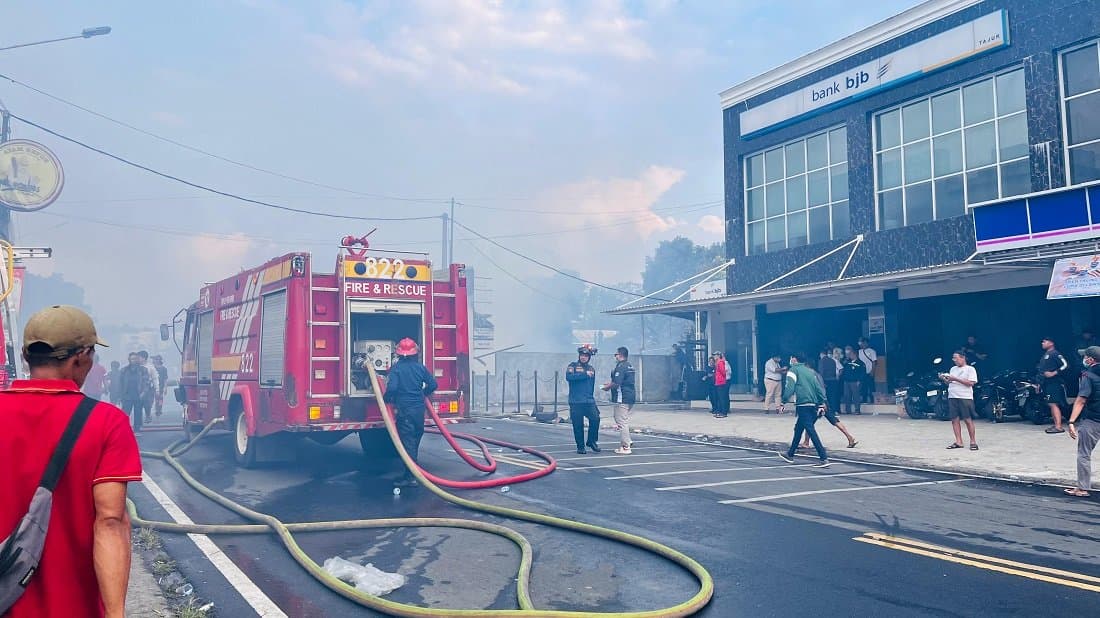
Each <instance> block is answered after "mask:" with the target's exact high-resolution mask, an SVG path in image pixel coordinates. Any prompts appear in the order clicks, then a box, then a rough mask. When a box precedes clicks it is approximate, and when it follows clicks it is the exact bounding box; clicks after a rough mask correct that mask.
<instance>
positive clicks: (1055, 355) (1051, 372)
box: [1038, 337, 1069, 433]
mask: <svg viewBox="0 0 1100 618" xmlns="http://www.w3.org/2000/svg"><path fill="white" fill-rule="evenodd" d="M1042 345H1043V356H1042V358H1040V359H1039V367H1038V369H1039V376H1040V378H1041V380H1042V382H1043V384H1042V387H1043V397H1044V398H1045V399H1046V401H1047V405H1048V406H1050V416H1051V418H1053V419H1054V425H1053V426H1052V427H1048V428H1047V429H1046V433H1062V432H1064V431H1065V429H1063V428H1062V408H1063V407H1068V406H1069V402H1067V401H1066V382H1065V373H1066V370H1067V369H1069V361H1067V360H1066V358H1065V357H1064V356H1062V353H1061V352H1059V351H1058V350H1057V348H1055V347H1054V339H1053V338H1051V337H1044V338H1043V341H1042Z"/></svg>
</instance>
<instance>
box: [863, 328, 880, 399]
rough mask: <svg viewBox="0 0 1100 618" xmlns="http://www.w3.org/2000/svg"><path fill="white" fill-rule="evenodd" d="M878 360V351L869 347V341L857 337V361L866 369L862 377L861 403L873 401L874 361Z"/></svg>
mask: <svg viewBox="0 0 1100 618" xmlns="http://www.w3.org/2000/svg"><path fill="white" fill-rule="evenodd" d="M877 361H878V353H877V352H875V349H874V348H872V347H871V342H870V341H868V340H867V338H866V337H860V338H859V362H861V363H863V367H864V368H865V369H866V370H867V375H866V376H864V378H863V393H862V395H863V403H875V362H877Z"/></svg>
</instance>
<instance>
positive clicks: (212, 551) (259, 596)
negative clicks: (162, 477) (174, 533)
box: [141, 473, 286, 618]
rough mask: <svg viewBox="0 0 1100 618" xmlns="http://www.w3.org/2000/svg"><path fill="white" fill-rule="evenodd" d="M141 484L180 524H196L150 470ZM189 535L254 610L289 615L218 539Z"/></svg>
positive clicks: (281, 617)
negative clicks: (232, 558)
mask: <svg viewBox="0 0 1100 618" xmlns="http://www.w3.org/2000/svg"><path fill="white" fill-rule="evenodd" d="M141 484H142V485H144V486H145V488H146V489H148V490H149V493H151V494H153V498H154V499H155V500H156V501H157V503H159V504H160V506H161V507H163V508H164V510H165V511H167V512H168V515H169V516H171V517H172V519H174V520H175V521H176V523H180V524H193V523H195V522H193V521H191V518H190V517H188V516H187V513H184V512H183V509H181V508H180V507H179V505H177V504H176V503H175V502H173V501H172V499H171V498H169V497H168V494H166V493H165V492H164V490H163V489H161V488H160V485H157V482H156V481H154V480H153V478H152V477H150V476H149V475H148V474H146V473H142V475H141ZM187 536H188V537H190V538H191V540H192V541H194V543H195V546H196V547H198V548H199V551H201V552H202V553H203V555H205V556H206V559H207V560H209V561H210V563H211V564H213V565H214V568H216V569H218V571H220V572H221V574H222V576H224V577H225V579H226V580H227V581H228V582H229V585H231V586H233V588H234V589H235V590H236V591H237V593H238V594H240V595H241V597H242V598H243V599H244V600H245V602H246V603H248V604H249V605H250V606H252V609H253V610H255V611H256V613H257V614H259V615H260V616H272V617H276V618H286V614H285V613H283V610H281V609H279V606H278V605H275V603H274V602H273V601H272V600H271V599H269V598H268V597H267V595H266V594H264V593H263V591H262V590H260V588H259V586H257V585H256V583H255V582H253V581H252V580H251V579H249V578H248V576H247V575H245V574H244V572H243V571H241V569H240V568H239V567H237V565H236V564H234V563H233V561H232V560H230V559H229V557H228V556H226V555H225V553H224V552H222V550H221V549H219V548H218V546H217V545H215V544H214V541H211V540H210V537H208V536H206V535H205V534H188V535H187Z"/></svg>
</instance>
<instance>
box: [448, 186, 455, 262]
mask: <svg viewBox="0 0 1100 618" xmlns="http://www.w3.org/2000/svg"><path fill="white" fill-rule="evenodd" d="M447 239H448V240H449V241H450V244H449V245H448V246H447V268H450V267H451V264H454V261H455V198H453V197H452V198H451V224H450V229H449V231H448V232H447Z"/></svg>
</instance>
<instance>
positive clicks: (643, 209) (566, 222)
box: [512, 165, 686, 282]
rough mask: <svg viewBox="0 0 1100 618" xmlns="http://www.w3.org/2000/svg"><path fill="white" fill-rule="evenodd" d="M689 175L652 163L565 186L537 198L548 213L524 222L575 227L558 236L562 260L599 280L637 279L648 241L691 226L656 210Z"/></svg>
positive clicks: (531, 226) (535, 226) (536, 225)
mask: <svg viewBox="0 0 1100 618" xmlns="http://www.w3.org/2000/svg"><path fill="white" fill-rule="evenodd" d="M684 175H685V172H684V170H681V169H677V168H673V167H665V166H660V165H650V166H649V167H647V168H645V169H644V170H642V171H641V172H640V173H639V174H638V175H637V176H635V177H614V178H603V179H586V180H581V181H576V182H572V183H568V184H565V185H561V186H559V187H556V188H553V189H550V190H549V191H547V192H546V193H545V194H544V196H543V197H542V198H540V199H538V200H537V201H536V202H535V203H536V204H537V205H538V208H539V209H540V210H543V211H544V212H545V214H543V215H541V216H540V215H536V216H532V217H531V218H530V219H531V220H529V221H528V223H527V225H526V226H525V227H526V228H528V229H532V230H536V231H537V230H538V229H540V228H542V227H543V226H544V227H545V229H548V230H550V229H563V228H573V229H576V231H575V232H572V233H569V234H566V235H562V236H559V238H562V239H563V241H562V243H561V249H562V250H561V252H560V254H559V260H558V263H560V264H561V265H563V266H565V267H568V268H573V269H575V270H577V271H579V272H581V273H582V276H584V277H585V278H588V279H593V280H596V281H609V282H618V281H629V280H633V279H636V278H637V276H638V273H639V272H640V271H641V268H642V265H643V264H644V258H645V255H646V253H647V252H648V250H649V249H650V242H649V241H651V240H652V239H653V238H654V237H655V236H658V235H661V234H665V233H668V232H672V231H675V230H677V229H679V228H681V227H683V226H684V225H686V223H685V222H683V221H681V220H679V219H677V218H676V217H674V216H666V215H663V214H661V213H659V212H658V211H656V210H654V207H655V206H656V204H657V203H658V201H659V200H660V199H661V198H662V197H663V196H664V195H665V194H667V193H668V191H669V190H670V189H672V188H673V187H674V186H676V185H677V184H678V183H679V182H680V181H681V180H683V178H684ZM512 245H515V243H512ZM573 248H575V249H576V250H572V249H573ZM540 274H541V273H540Z"/></svg>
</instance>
